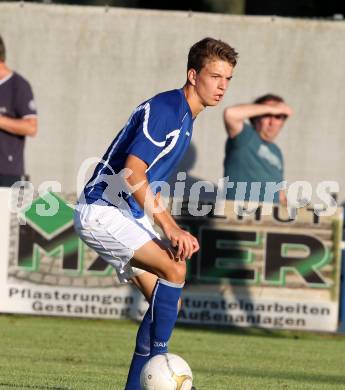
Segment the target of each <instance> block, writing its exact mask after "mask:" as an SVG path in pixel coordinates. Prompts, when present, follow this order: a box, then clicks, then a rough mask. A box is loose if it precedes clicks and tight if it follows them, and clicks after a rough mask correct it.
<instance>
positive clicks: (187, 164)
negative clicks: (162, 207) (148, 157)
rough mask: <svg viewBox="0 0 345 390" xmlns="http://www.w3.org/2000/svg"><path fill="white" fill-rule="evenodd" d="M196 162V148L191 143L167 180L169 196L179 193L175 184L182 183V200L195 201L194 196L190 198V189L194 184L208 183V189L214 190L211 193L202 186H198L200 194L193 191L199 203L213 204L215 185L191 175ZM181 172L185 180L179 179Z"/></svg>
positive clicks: (216, 188) (215, 191) (215, 193)
mask: <svg viewBox="0 0 345 390" xmlns="http://www.w3.org/2000/svg"><path fill="white" fill-rule="evenodd" d="M196 160H197V151H196V147H195V145H194V144H193V143H191V144H190V146H189V148H188V150H187V152H186V154H185V155H184V157H183V159H182V160H181V162H180V164H179V166H178V167H177V169H176V170H175V172H174V173H173V174H172V175H171V177H170V178H169V179H168V184H169V186H170V196H171V197H173V196H174V194H175V196H176V194H178V193H179V191H178V190H177V188H176V184H177V183H178V182H179V181H183V182H184V184H185V188H184V192H183V198H184V199H185V200H187V199H191V200H192V201H194V200H196V199H195V196H192V197H191V196H190V195H191V189H192V187H193V185H196V183H199V182H201V181H206V182H208V183H209V186H210V187H213V188H214V190H213V191H212V192H208V191H206V190H205V187H204V186H202V185H200V192H199V191H194V192H196V193H198V197H199V199H198V200H200V201H209V202H215V200H216V195H217V190H218V187H217V185H215V184H214V183H212V182H211V181H209V180H207V179H205V178H201V177H197V176H194V175H193V174H192V173H191V171H192V170H193V168H194V166H195V162H196ZM181 172H182V173H185V174H186V178H185V179H183V178H182V179H181V178H179V173H180V175H181ZM180 177H181V176H180ZM182 177H183V176H182ZM194 189H196V186H194ZM178 196H180V195H179V194H178Z"/></svg>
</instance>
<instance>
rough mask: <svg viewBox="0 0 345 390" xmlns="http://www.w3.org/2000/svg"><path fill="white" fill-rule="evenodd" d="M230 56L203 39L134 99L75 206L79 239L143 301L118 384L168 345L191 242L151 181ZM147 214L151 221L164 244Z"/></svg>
mask: <svg viewBox="0 0 345 390" xmlns="http://www.w3.org/2000/svg"><path fill="white" fill-rule="evenodd" d="M236 62H237V53H236V51H235V50H234V49H233V48H232V47H230V46H229V45H228V44H227V43H225V42H222V41H220V40H216V39H213V38H205V39H202V40H201V41H199V42H197V43H195V44H194V45H193V46H192V47H191V49H190V51H189V55H188V64H187V80H186V83H185V85H184V87H183V88H181V89H175V90H172V91H167V92H163V93H160V94H158V95H156V96H154V97H152V98H151V99H149V100H147V101H145V102H143V103H142V104H140V105H139V106H138V107H137V108H136V109H135V110H134V111H133V113H132V115H131V116H130V118H129V120H128V121H127V123H126V125H125V126H124V128H123V129H122V130H121V132H120V133H119V134H118V135H117V137H116V138H115V139H114V140H113V142H112V143H111V145H110V146H109V148H108V150H107V151H106V153H105V155H104V156H103V159H102V161H101V162H100V163H99V164H98V165H97V166H96V168H95V171H94V173H93V176H92V177H91V179H90V181H89V182H88V183H87V185H86V186H85V188H84V191H83V193H82V196H81V198H80V199H79V202H78V205H77V207H76V212H75V227H76V231H77V232H78V234H79V235H80V237H81V238H82V239H83V240H84V241H85V242H86V243H87V244H88V245H89V246H90V247H91V248H93V249H94V250H95V251H96V252H97V253H98V254H99V255H100V256H101V257H102V258H103V259H105V260H106V261H107V262H109V263H110V264H111V265H112V266H113V267H114V268H115V270H116V272H117V275H118V277H119V280H120V281H121V282H127V281H129V280H130V281H132V283H134V284H135V285H136V286H137V287H138V288H139V289H140V290H141V292H142V293H143V294H144V296H145V297H146V299H147V300H148V302H149V304H150V306H149V309H148V311H147V312H146V314H145V316H144V318H143V320H142V322H141V324H140V327H139V330H138V334H137V339H136V346H135V352H134V355H133V359H132V363H131V366H130V370H129V374H128V378H127V384H126V390H138V389H139V390H140V383H139V377H140V372H141V369H142V367H143V365H144V364H145V363H146V362H147V361H148V360H149V359H150V357H153V356H155V355H157V354H161V353H165V352H167V351H168V341H169V339H170V336H171V333H172V331H173V328H174V326H175V322H176V319H177V314H178V304H179V299H180V296H181V291H182V288H183V285H184V281H185V275H186V260H187V259H188V258H190V257H191V256H192V255H193V253H195V252H196V251H198V249H199V244H198V241H197V239H196V238H195V237H193V236H192V235H191V234H190V233H189V232H187V231H184V230H183V229H181V228H180V227H179V226H178V225H177V224H176V222H175V221H174V219H173V218H172V216H171V214H170V213H169V211H168V210H166V209H165V208H164V207H163V205H162V204H161V200H160V196H159V186H157V185H156V184H157V181H159V182H164V181H165V180H167V178H168V177H169V175H170V174H171V173H173V171H174V168H176V167H177V165H178V163H179V161H180V159H181V158H182V156H183V154H184V153H185V151H186V150H187V147H188V145H189V143H190V140H191V137H192V127H193V122H194V119H195V118H196V116H197V115H198V114H199V113H200V112H201V111H202V110H203V109H204V108H205V107H207V106H216V105H217V104H218V103H219V102H220V101H221V100H222V98H223V96H224V94H225V92H226V90H227V88H228V85H229V82H230V79H231V78H232V72H233V69H234V67H235V65H236ZM147 216H150V217H152V218H153V220H154V222H155V223H156V224H157V225H159V226H160V227H161V229H162V231H163V232H164V234H165V236H166V237H167V239H168V240H169V242H170V245H167V244H164V243H163V242H162V240H161V239H160V237H159V235H158V234H157V233H156V232H155V231H154V230H153V228H152V225H151V223H150V221H149V219H148V217H147Z"/></svg>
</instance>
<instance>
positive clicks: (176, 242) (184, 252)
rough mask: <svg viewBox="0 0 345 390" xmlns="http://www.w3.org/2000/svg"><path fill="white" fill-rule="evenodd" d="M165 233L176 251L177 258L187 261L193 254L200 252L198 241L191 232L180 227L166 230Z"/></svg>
mask: <svg viewBox="0 0 345 390" xmlns="http://www.w3.org/2000/svg"><path fill="white" fill-rule="evenodd" d="M164 233H165V234H166V236H167V238H168V239H169V241H170V242H171V245H172V247H173V248H175V250H176V255H175V257H176V258H178V259H180V260H183V261H185V260H186V259H189V258H191V257H192V255H193V253H195V252H197V251H198V250H199V248H200V247H199V243H198V240H197V239H196V238H195V237H194V236H193V235H192V234H190V233H189V232H186V231H185V230H183V229H181V228H180V227H178V226H171V227H167V228H165V229H164Z"/></svg>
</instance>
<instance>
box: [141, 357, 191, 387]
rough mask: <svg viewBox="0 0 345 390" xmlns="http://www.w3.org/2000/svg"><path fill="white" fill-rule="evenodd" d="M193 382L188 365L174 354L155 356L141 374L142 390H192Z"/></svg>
mask: <svg viewBox="0 0 345 390" xmlns="http://www.w3.org/2000/svg"><path fill="white" fill-rule="evenodd" d="M192 382H193V374H192V370H191V369H190V367H189V365H188V363H187V362H186V361H185V360H183V359H182V358H181V357H180V356H177V355H174V354H172V353H164V354H162V355H156V356H154V357H153V358H151V359H150V360H149V361H148V362H147V363H146V364H145V366H144V367H143V369H142V370H141V374H140V386H141V390H191V388H192V384H193V383H192Z"/></svg>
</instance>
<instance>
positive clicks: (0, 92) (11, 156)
mask: <svg viewBox="0 0 345 390" xmlns="http://www.w3.org/2000/svg"><path fill="white" fill-rule="evenodd" d="M0 115H3V116H7V117H9V118H14V119H21V118H27V117H31V116H32V117H35V116H36V115H37V112H36V106H35V102H34V97H33V93H32V90H31V87H30V84H29V83H28V82H27V81H26V80H25V79H24V78H23V77H22V76H20V75H19V74H18V73H16V72H13V73H12V74H11V75H9V76H8V77H6V78H5V79H3V80H0ZM24 144H25V137H24V136H19V135H15V134H10V133H8V132H6V131H5V130H2V129H0V174H1V175H13V176H21V175H23V174H24Z"/></svg>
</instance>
